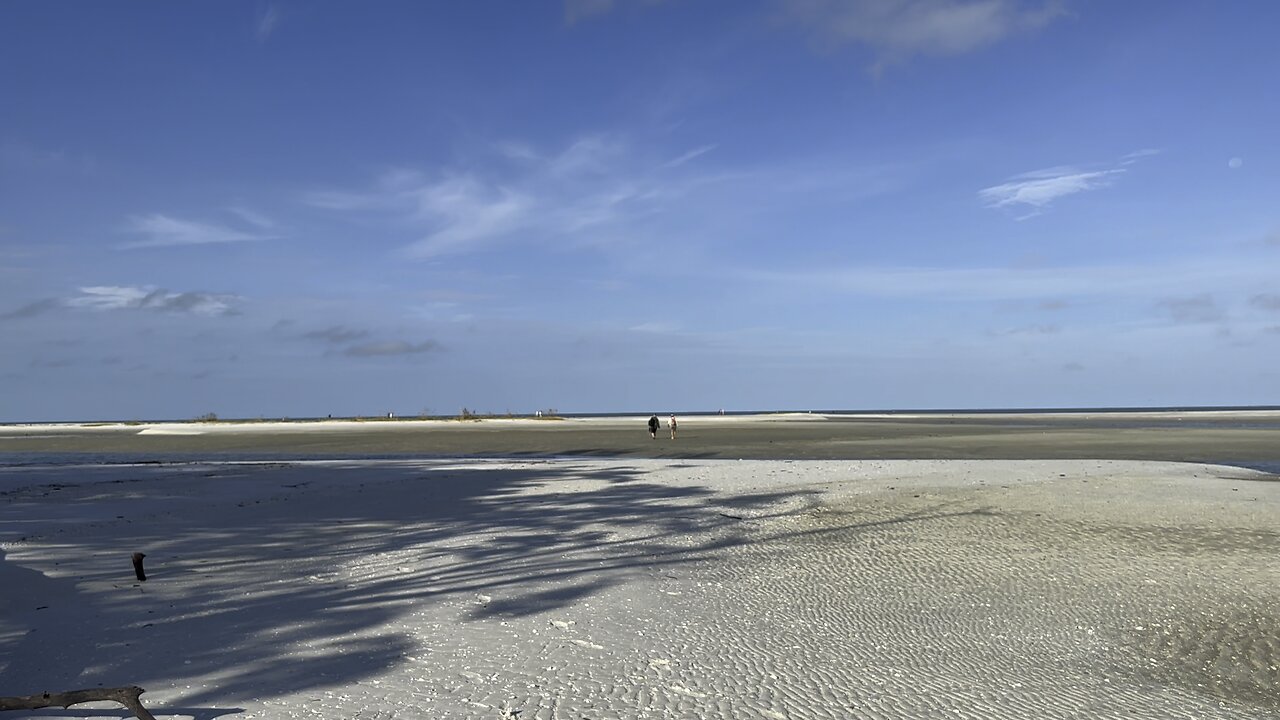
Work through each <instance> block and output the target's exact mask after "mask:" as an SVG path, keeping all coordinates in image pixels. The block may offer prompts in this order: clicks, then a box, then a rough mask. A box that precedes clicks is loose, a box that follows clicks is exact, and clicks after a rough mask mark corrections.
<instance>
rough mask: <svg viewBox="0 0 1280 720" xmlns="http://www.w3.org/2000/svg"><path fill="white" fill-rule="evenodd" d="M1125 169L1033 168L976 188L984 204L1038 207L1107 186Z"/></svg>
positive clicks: (1036, 208)
mask: <svg viewBox="0 0 1280 720" xmlns="http://www.w3.org/2000/svg"><path fill="white" fill-rule="evenodd" d="M1122 172H1125V171H1124V170H1123V169H1122V168H1112V169H1109V170H1096V171H1093V172H1082V171H1080V170H1077V169H1075V168H1070V167H1059V168H1049V169H1046V170H1035V171H1032V172H1029V173H1023V174H1022V175H1018V176H1016V177H1013V178H1011V179H1010V180H1009V181H1008V182H1005V183H1001V184H1000V185H993V186H991V187H989V188H983V189H982V190H979V191H978V197H980V198H981V199H982V201H983V202H984V203H985V204H986V205H987V207H993V208H1002V207H1011V206H1017V205H1024V206H1027V207H1029V208H1032V209H1033V210H1040V209H1042V208H1044V207H1046V206H1047V205H1049V204H1050V203H1052V202H1053V201H1055V200H1057V199H1058V198H1063V197H1066V196H1068V195H1075V194H1076V193H1082V192H1086V191H1088V190H1096V189H1098V188H1102V187H1106V186H1107V185H1108V184H1109V183H1110V181H1111V176H1113V175H1115V174H1117V173H1122Z"/></svg>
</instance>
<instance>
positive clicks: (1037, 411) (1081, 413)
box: [0, 405, 1280, 431]
mask: <svg viewBox="0 0 1280 720" xmlns="http://www.w3.org/2000/svg"><path fill="white" fill-rule="evenodd" d="M668 414H670V413H667V412H662V413H659V416H660V417H662V418H664V419H665V418H666V417H667V415H668ZM649 415H650V413H627V412H622V413H562V414H557V415H536V414H520V415H515V414H505V413H504V414H484V413H477V414H472V415H469V416H467V417H463V416H451V415H440V416H428V417H422V416H416V415H406V416H396V415H390V416H385V417H384V416H353V417H330V418H316V417H302V418H289V417H280V418H265V417H264V418H218V419H212V420H209V419H201V418H193V419H188V420H177V419H169V420H54V421H30V422H26V421H13V422H2V423H0V428H4V429H13V430H18V429H23V428H39V429H56V428H74V429H77V430H85V429H94V428H104V429H113V430H119V429H125V428H138V429H146V428H168V427H170V426H178V427H193V426H196V427H200V428H203V429H206V430H210V431H216V429H218V428H260V429H263V430H277V429H285V428H300V427H302V426H315V427H317V428H321V427H322V428H333V429H344V430H345V429H353V428H360V429H369V428H373V427H380V426H386V427H392V426H401V427H409V426H418V425H439V424H442V423H447V424H457V423H508V424H510V423H539V424H541V423H554V422H627V423H630V422H634V421H635V420H636V419H640V420H644V419H645V418H648V417H649ZM675 415H676V416H677V417H684V418H695V419H697V420H699V421H704V420H726V421H728V420H732V421H744V422H750V421H781V420H806V419H811V420H822V419H827V418H866V419H911V418H933V419H937V418H946V417H954V418H1000V417H1007V418H1011V419H1012V418H1022V417H1040V418H1053V417H1075V418H1088V417H1090V416H1105V417H1109V418H1161V419H1172V418H1177V417H1179V416H1196V417H1201V418H1204V417H1232V416H1239V417H1250V418H1270V417H1280V405H1240V406H1234V405H1221V406H1196V407H1177V406H1170V407H1096V408H1095V407H1080V408H992V409H985V408H956V409H925V410H808V411H805V410H778V411H771V410H765V411H690V412H677V413H675Z"/></svg>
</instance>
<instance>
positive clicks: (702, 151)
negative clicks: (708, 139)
mask: <svg viewBox="0 0 1280 720" xmlns="http://www.w3.org/2000/svg"><path fill="white" fill-rule="evenodd" d="M717 147H719V146H718V145H703V146H702V147H697V148H694V149H692V150H690V151H689V152H687V153H685V154H683V155H681V156H680V157H678V158H676V159H674V160H671V161H669V162H667V163H664V164H663V167H669V168H673V167H680V166H681V165H683V164H685V163H687V162H689V161H690V160H692V159H694V158H696V157H699V156H701V155H706V154H707V153H709V152H711V151H712V150H715V149H716V148H717Z"/></svg>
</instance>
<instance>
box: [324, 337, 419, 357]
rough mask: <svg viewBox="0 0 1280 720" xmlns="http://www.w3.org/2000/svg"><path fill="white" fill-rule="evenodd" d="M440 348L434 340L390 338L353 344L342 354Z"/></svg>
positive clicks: (381, 354)
mask: <svg viewBox="0 0 1280 720" xmlns="http://www.w3.org/2000/svg"><path fill="white" fill-rule="evenodd" d="M440 349H442V348H441V345H440V343H438V342H436V341H434V340H426V341H424V342H420V343H410V342H405V341H404V340H390V341H386V342H372V343H365V344H363V345H353V346H351V347H349V348H347V349H346V351H345V352H344V353H343V354H344V355H348V356H351V357H384V356H389V355H420V354H422V353H429V352H435V351H437V350H440Z"/></svg>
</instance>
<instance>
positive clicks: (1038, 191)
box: [978, 148, 1163, 220]
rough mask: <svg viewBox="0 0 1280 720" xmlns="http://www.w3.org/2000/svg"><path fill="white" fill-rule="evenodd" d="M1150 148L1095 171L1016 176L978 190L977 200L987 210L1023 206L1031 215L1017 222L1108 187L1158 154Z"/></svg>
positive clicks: (1061, 170)
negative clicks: (1061, 201)
mask: <svg viewBox="0 0 1280 720" xmlns="http://www.w3.org/2000/svg"><path fill="white" fill-rule="evenodd" d="M1162 152H1163V151H1162V150H1155V149H1151V148H1147V149H1143V150H1136V151H1134V152H1131V153H1127V154H1125V155H1122V156H1121V157H1120V159H1119V160H1117V161H1116V162H1115V163H1114V165H1113V166H1111V167H1107V166H1104V167H1102V168H1101V169H1097V170H1081V169H1078V168H1076V167H1073V166H1070V165H1064V166H1059V167H1051V168H1045V169H1043V170H1033V171H1031V172H1028V173H1023V174H1021V175H1015V176H1014V177H1012V178H1010V179H1009V180H1007V181H1006V182H1003V183H1001V184H999V185H993V186H991V187H988V188H983V189H981V190H979V191H978V197H979V198H981V199H982V201H983V202H984V203H986V205H987V207H992V208H1003V207H1014V206H1020V205H1021V206H1025V207H1028V208H1031V210H1032V212H1031V213H1030V214H1029V215H1025V216H1023V217H1020V218H1018V219H1020V220H1022V219H1025V218H1028V217H1032V216H1034V215H1037V214H1039V212H1040V211H1041V210H1043V209H1044V208H1045V207H1047V206H1048V205H1049V204H1050V203H1052V202H1053V201H1055V200H1057V199H1058V198H1063V197H1066V196H1068V195H1075V194H1076V193H1082V192H1086V191H1089V190H1097V189H1099V188H1104V187H1107V186H1109V185H1110V184H1111V181H1112V180H1113V179H1114V178H1115V176H1117V175H1120V174H1122V173H1126V172H1129V170H1128V166H1131V165H1133V164H1134V163H1137V162H1138V161H1139V160H1142V159H1143V158H1148V157H1152V156H1155V155H1159V154H1161V153H1162Z"/></svg>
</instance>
